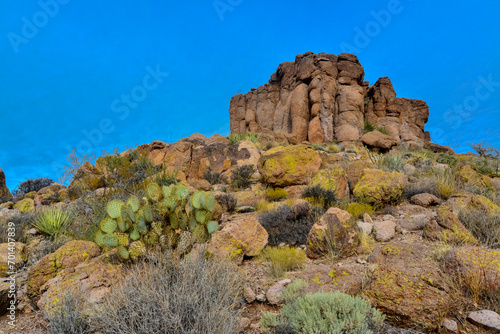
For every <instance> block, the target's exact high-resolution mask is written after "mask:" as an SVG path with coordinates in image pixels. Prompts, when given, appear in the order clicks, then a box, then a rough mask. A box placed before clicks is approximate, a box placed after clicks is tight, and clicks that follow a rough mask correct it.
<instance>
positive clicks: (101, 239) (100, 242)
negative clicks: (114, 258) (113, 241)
mask: <svg viewBox="0 0 500 334" xmlns="http://www.w3.org/2000/svg"><path fill="white" fill-rule="evenodd" d="M94 242H95V243H96V244H97V245H98V246H99V247H104V246H106V244H105V243H104V233H102V232H101V231H97V232H96V234H95V236H94Z"/></svg>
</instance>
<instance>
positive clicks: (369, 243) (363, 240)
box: [358, 233, 377, 255]
mask: <svg viewBox="0 0 500 334" xmlns="http://www.w3.org/2000/svg"><path fill="white" fill-rule="evenodd" d="M358 241H359V245H360V247H361V251H362V253H363V254H365V255H368V254H371V252H372V251H373V250H374V249H375V246H376V245H377V242H376V241H375V238H373V236H372V235H367V234H366V233H358Z"/></svg>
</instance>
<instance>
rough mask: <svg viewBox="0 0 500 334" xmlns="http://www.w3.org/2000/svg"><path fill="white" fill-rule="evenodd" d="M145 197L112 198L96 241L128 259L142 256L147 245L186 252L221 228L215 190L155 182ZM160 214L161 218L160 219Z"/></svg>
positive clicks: (148, 188) (147, 190) (96, 235)
mask: <svg viewBox="0 0 500 334" xmlns="http://www.w3.org/2000/svg"><path fill="white" fill-rule="evenodd" d="M146 194H147V196H146V197H143V198H142V200H141V199H139V198H138V197H137V196H135V195H134V196H131V197H129V198H128V199H127V201H126V202H124V201H121V200H111V201H110V202H109V203H108V204H107V205H106V212H107V214H108V217H106V218H105V219H103V220H102V221H101V223H100V224H99V230H98V231H97V232H96V234H95V237H94V240H95V242H96V243H97V244H98V245H99V246H100V247H102V248H103V249H104V250H106V251H107V250H109V249H112V248H116V251H117V253H118V254H119V255H120V257H121V258H122V259H124V260H128V259H132V260H135V259H138V258H140V257H141V256H143V255H144V254H145V253H146V251H147V248H148V247H150V246H154V245H160V246H161V247H163V248H165V249H174V248H176V249H177V251H178V252H179V253H181V254H186V253H187V252H189V250H190V249H191V247H192V245H193V242H196V243H204V242H206V241H207V240H209V239H210V235H211V234H212V233H214V232H215V231H217V230H218V228H219V224H218V223H217V222H216V221H212V214H213V211H214V210H215V206H216V200H215V196H214V195H213V194H212V193H206V192H204V191H195V192H194V193H193V194H192V195H191V196H189V189H188V188H187V187H186V186H185V185H183V184H176V185H170V186H168V187H166V186H163V187H160V186H159V185H158V184H156V183H151V184H149V185H148V187H147V189H146ZM158 217H160V219H158Z"/></svg>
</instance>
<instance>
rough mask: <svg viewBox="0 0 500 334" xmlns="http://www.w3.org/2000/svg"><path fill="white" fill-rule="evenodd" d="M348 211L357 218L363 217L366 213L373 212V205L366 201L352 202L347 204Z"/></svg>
mask: <svg viewBox="0 0 500 334" xmlns="http://www.w3.org/2000/svg"><path fill="white" fill-rule="evenodd" d="M347 212H349V213H350V214H351V215H352V216H353V217H354V218H356V219H357V218H361V217H363V215H364V214H365V213H368V214H371V213H372V212H373V207H372V206H371V205H370V204H366V203H350V204H349V205H348V206H347Z"/></svg>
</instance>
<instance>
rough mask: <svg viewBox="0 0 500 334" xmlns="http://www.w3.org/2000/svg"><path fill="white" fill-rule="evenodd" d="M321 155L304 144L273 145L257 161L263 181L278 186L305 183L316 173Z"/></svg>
mask: <svg viewBox="0 0 500 334" xmlns="http://www.w3.org/2000/svg"><path fill="white" fill-rule="evenodd" d="M320 166H321V157H320V155H319V153H318V152H317V151H316V150H314V149H313V148H311V147H309V146H306V145H297V146H286V147H282V146H280V147H275V148H272V149H270V150H268V151H267V152H265V153H264V154H263V155H262V157H261V159H260V162H259V171H260V174H261V175H262V179H263V180H264V182H266V183H268V184H272V185H274V186H278V187H286V186H291V185H300V184H306V183H307V182H308V180H309V178H310V177H312V176H313V175H315V174H317V173H318V171H319V168H320Z"/></svg>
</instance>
